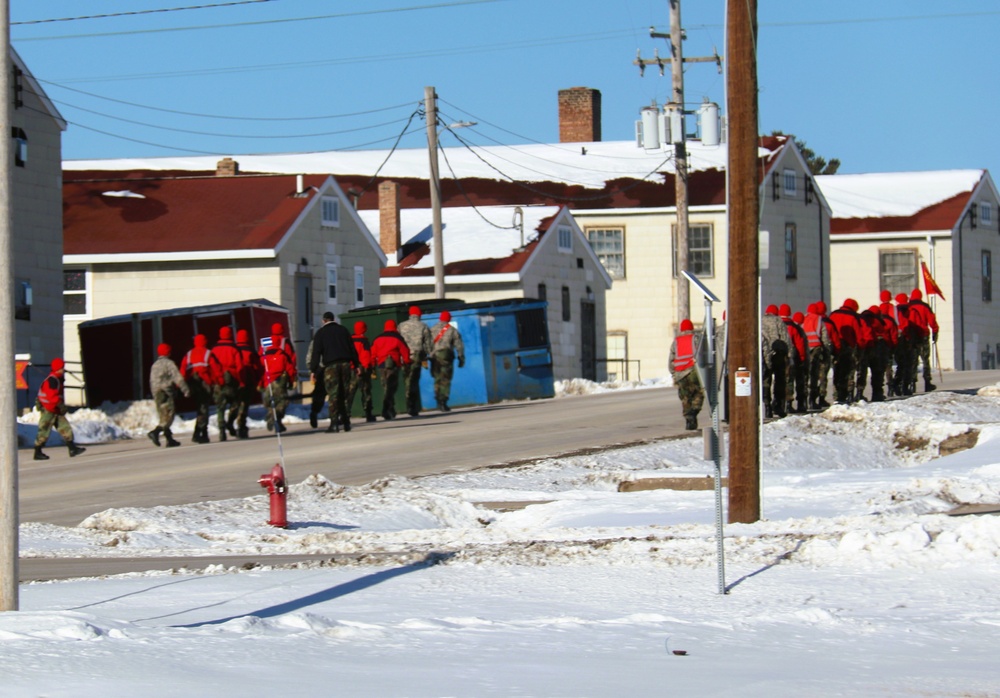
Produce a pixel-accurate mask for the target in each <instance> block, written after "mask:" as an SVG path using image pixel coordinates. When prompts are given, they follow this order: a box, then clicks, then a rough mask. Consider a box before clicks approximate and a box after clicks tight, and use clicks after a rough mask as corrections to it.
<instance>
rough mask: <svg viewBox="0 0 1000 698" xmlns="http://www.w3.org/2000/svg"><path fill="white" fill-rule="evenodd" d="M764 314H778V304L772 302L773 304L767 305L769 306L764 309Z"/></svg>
mask: <svg viewBox="0 0 1000 698" xmlns="http://www.w3.org/2000/svg"><path fill="white" fill-rule="evenodd" d="M764 314H765V315H777V314H778V306H776V305H774V304H773V303H772V304H771V305H769V306H767V308H765V309H764Z"/></svg>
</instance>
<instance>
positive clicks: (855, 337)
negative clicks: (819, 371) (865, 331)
mask: <svg viewBox="0 0 1000 698" xmlns="http://www.w3.org/2000/svg"><path fill="white" fill-rule="evenodd" d="M858 307H859V306H858V302H857V301H856V300H854V299H853V298H848V299H846V300H845V301H844V304H843V305H842V306H840V307H839V308H837V309H836V310H834V311H833V312H832V313H830V320H832V321H833V324H834V325H836V326H837V334H838V336H839V337H840V351H839V352H838V353H837V357H836V358H835V359H834V364H833V387H834V390H835V391H836V393H837V402H839V403H840V404H848V403H851V402H854V400H855V392H854V385H855V383H854V381H855V379H856V378H857V370H858V345H859V342H860V341H861V339H860V336H861V319H860V318H859V317H858Z"/></svg>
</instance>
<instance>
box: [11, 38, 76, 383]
mask: <svg viewBox="0 0 1000 698" xmlns="http://www.w3.org/2000/svg"><path fill="white" fill-rule="evenodd" d="M11 62H12V63H13V67H14V76H13V82H14V89H15V98H14V105H13V109H12V118H13V123H12V127H11V128H12V133H11V135H12V136H13V148H12V150H9V151H8V153H12V154H13V157H14V168H13V174H12V177H13V191H12V196H11V203H12V210H11V224H12V227H13V239H12V247H13V255H14V282H15V283H14V347H15V352H16V353H17V354H18V355H30V357H31V361H32V363H34V364H37V365H39V370H38V371H34V372H33V373H32V375H31V376H29V378H30V380H31V385H32V387H37V385H38V382H39V381H40V380H41V379H42V378H44V375H45V373H47V371H48V363H49V362H50V361H51V360H52V359H53V358H55V357H57V356H61V355H62V351H63V347H62V337H63V326H62V314H63V296H62V292H61V289H62V245H63V237H62V200H61V197H62V188H61V184H60V182H61V179H62V132H63V131H65V130H66V122H65V121H64V120H63V118H62V116H61V115H60V114H59V111H58V110H57V109H56V107H55V105H53V104H52V102H51V101H49V98H48V97H47V96H46V95H45V91H44V90H43V89H42V88H41V85H39V83H38V82H37V81H36V80H35V78H34V77H33V76H32V75H31V73H30V71H29V70H28V68H27V66H25V64H24V62H23V61H22V60H21V57H20V56H18V55H17V52H16V51H14V50H11ZM29 398H30V402H33V401H34V395H30V396H29Z"/></svg>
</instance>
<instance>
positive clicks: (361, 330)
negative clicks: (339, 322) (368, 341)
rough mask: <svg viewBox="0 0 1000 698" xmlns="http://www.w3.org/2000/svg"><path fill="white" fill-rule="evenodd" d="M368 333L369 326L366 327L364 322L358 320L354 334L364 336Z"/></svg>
mask: <svg viewBox="0 0 1000 698" xmlns="http://www.w3.org/2000/svg"><path fill="white" fill-rule="evenodd" d="M367 331H368V325H366V324H365V323H364V321H363V320H358V321H357V322H355V323H354V334H364V333H365V332H367Z"/></svg>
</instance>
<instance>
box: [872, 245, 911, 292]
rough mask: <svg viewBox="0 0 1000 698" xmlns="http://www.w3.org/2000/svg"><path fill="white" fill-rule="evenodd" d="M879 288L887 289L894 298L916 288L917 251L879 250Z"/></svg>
mask: <svg viewBox="0 0 1000 698" xmlns="http://www.w3.org/2000/svg"><path fill="white" fill-rule="evenodd" d="M878 261H879V276H880V277H881V278H880V279H879V281H880V282H881V283H880V288H884V289H887V290H888V291H889V293H891V294H892V295H893V296H895V295H896V294H898V293H905V294H906V295H907V297H909V295H910V291H912V290H913V289H915V288H916V287H917V251H916V250H879V253H878Z"/></svg>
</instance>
